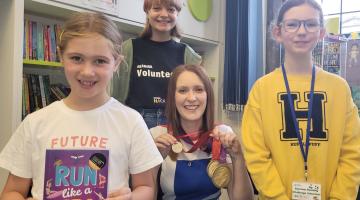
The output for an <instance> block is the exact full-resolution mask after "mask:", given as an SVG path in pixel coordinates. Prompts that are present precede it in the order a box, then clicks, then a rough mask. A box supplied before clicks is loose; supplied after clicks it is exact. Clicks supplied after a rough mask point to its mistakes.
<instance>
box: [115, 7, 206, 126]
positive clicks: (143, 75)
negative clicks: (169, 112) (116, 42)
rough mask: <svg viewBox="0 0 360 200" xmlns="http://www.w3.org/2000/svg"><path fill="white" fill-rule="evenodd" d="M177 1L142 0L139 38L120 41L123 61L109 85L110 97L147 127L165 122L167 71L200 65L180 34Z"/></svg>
mask: <svg viewBox="0 0 360 200" xmlns="http://www.w3.org/2000/svg"><path fill="white" fill-rule="evenodd" d="M181 2H182V1H181V0H145V1H144V11H145V13H146V24H145V28H144V30H143V32H142V33H141V35H140V37H139V38H136V39H129V40H127V41H125V42H124V43H123V46H122V47H123V53H124V56H125V61H126V62H123V64H122V65H121V66H120V69H119V76H115V77H114V80H113V84H112V88H111V92H112V96H114V97H115V98H116V99H118V100H119V101H121V102H123V103H125V104H127V105H128V106H130V107H132V108H134V109H136V110H138V111H139V112H140V113H141V114H142V116H143V117H144V119H145V122H146V123H147V125H148V127H149V128H152V127H154V126H157V125H160V124H165V122H166V119H165V115H164V108H165V97H166V88H167V84H168V80H169V78H170V76H171V71H172V70H173V69H174V68H175V67H176V66H178V65H181V64H200V63H201V57H200V56H199V55H198V54H196V53H195V52H194V50H193V49H191V48H190V47H189V46H188V45H186V44H184V43H180V42H177V41H175V40H174V39H176V38H177V39H180V38H181V35H180V32H179V30H178V27H177V18H178V15H179V12H180V11H181Z"/></svg>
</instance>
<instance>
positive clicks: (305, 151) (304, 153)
mask: <svg viewBox="0 0 360 200" xmlns="http://www.w3.org/2000/svg"><path fill="white" fill-rule="evenodd" d="M281 68H282V72H283V73H282V74H283V77H284V82H285V86H286V93H287V97H288V101H289V105H290V111H291V117H292V121H293V123H294V127H295V131H296V135H297V138H298V142H299V146H300V150H301V154H302V157H303V159H304V172H305V173H304V176H305V180H307V176H308V165H307V159H308V155H309V146H310V126H311V125H310V121H311V114H312V104H313V98H314V85H315V65H313V66H312V73H311V86H310V100H309V102H308V115H307V126H306V138H305V148H304V145H303V143H302V137H301V135H300V130H299V126H298V121H297V118H296V115H295V108H294V104H293V101H292V97H291V92H290V87H289V82H288V79H287V76H286V71H285V66H284V64H282V65H281Z"/></svg>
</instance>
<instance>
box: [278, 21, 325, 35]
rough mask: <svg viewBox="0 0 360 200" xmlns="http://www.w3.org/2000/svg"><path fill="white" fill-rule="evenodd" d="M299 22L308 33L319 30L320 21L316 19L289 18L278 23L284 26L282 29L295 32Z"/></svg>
mask: <svg viewBox="0 0 360 200" xmlns="http://www.w3.org/2000/svg"><path fill="white" fill-rule="evenodd" d="M301 24H304V27H305V30H306V31H307V32H309V33H314V32H317V31H319V30H320V23H319V21H318V20H316V19H308V20H297V19H290V20H284V21H283V22H281V23H280V25H282V26H283V27H284V30H285V31H286V32H289V33H295V32H297V31H298V30H299V28H300V26H301Z"/></svg>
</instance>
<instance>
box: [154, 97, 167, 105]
mask: <svg viewBox="0 0 360 200" xmlns="http://www.w3.org/2000/svg"><path fill="white" fill-rule="evenodd" d="M153 99H154V104H164V103H165V99H162V98H161V97H153Z"/></svg>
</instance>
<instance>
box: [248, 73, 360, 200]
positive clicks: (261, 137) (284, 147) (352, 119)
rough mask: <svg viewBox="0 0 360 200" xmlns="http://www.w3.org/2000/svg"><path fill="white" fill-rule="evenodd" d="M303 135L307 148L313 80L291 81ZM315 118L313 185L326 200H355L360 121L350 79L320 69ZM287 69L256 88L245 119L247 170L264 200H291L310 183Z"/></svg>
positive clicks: (359, 173) (295, 77) (262, 80)
mask: <svg viewBox="0 0 360 200" xmlns="http://www.w3.org/2000/svg"><path fill="white" fill-rule="evenodd" d="M288 81H289V86H290V91H291V94H292V95H295V98H294V101H293V104H294V107H295V113H296V117H297V120H298V122H299V123H298V124H299V129H300V134H301V135H302V138H303V142H305V134H306V125H307V111H308V100H309V99H310V95H309V93H310V92H309V91H310V82H311V75H290V74H289V75H288ZM314 91H315V92H314V100H313V110H312V113H313V114H312V117H311V131H310V147H309V155H308V174H309V175H308V182H313V183H318V184H321V197H322V199H323V200H325V199H326V200H327V199H341V200H354V199H355V198H356V195H357V188H358V185H359V183H360V120H359V115H358V109H357V107H356V106H355V104H354V103H353V100H352V98H351V92H350V89H349V86H348V84H347V83H346V81H345V80H344V79H342V78H341V77H339V76H336V75H334V74H330V73H328V72H326V71H323V70H322V69H317V72H316V79H315V88H314ZM286 95H287V94H286V88H285V84H284V79H283V76H282V72H281V68H277V69H275V70H274V71H273V72H271V73H269V74H267V75H265V76H264V77H262V78H260V79H259V80H258V81H257V82H256V83H255V84H254V86H253V88H252V90H251V92H250V95H249V99H248V102H247V105H246V107H245V111H244V115H243V119H242V130H241V131H242V143H243V145H242V146H243V150H244V155H245V160H246V164H247V167H248V170H249V172H250V174H251V177H252V178H253V180H254V183H255V185H256V187H257V189H258V190H259V193H260V199H276V200H288V199H291V192H292V191H291V190H292V183H293V182H294V181H304V180H305V178H304V159H303V157H302V155H301V151H300V147H299V144H298V140H297V136H296V132H295V129H294V125H293V121H292V118H291V113H290V109H289V106H288V100H287V96H286Z"/></svg>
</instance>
